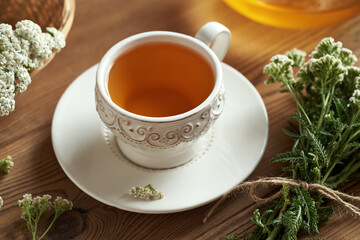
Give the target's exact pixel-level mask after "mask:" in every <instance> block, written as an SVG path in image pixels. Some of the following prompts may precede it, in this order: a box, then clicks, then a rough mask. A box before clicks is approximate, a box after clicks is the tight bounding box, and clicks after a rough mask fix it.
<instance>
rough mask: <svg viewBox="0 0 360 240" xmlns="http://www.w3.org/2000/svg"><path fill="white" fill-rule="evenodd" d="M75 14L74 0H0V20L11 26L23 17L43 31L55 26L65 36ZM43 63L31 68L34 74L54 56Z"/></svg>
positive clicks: (32, 74)
mask: <svg viewBox="0 0 360 240" xmlns="http://www.w3.org/2000/svg"><path fill="white" fill-rule="evenodd" d="M74 15H75V0H0V22H1V23H9V24H11V25H13V26H15V24H16V23H17V22H18V21H20V20H24V19H29V20H31V21H33V22H35V23H37V24H38V25H39V26H40V27H41V28H42V30H43V31H45V29H46V27H55V28H57V29H58V30H59V31H61V32H62V33H63V34H64V36H65V38H66V37H67V35H68V33H69V31H70V28H71V25H72V22H73V20H74ZM54 55H55V54H53V55H52V57H51V58H50V59H48V60H47V61H46V62H44V65H43V66H41V67H39V68H36V69H33V70H32V71H31V76H35V75H36V74H37V73H38V72H39V71H41V69H43V68H44V67H45V66H46V65H47V64H48V63H49V62H50V61H51V60H52V59H53V57H54Z"/></svg>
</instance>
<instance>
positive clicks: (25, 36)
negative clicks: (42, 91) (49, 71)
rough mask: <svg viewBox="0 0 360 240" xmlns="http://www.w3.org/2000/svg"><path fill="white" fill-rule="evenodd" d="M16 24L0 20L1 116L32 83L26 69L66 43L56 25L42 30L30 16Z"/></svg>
mask: <svg viewBox="0 0 360 240" xmlns="http://www.w3.org/2000/svg"><path fill="white" fill-rule="evenodd" d="M15 27H16V29H15V30H13V29H12V27H11V25H9V24H4V23H1V24H0V117H1V116H5V115H8V114H9V113H10V112H12V111H14V109H15V100H14V97H15V95H16V94H18V93H23V92H25V91H26V89H27V86H28V85H29V84H30V83H31V78H30V74H29V71H30V70H31V69H34V68H37V67H40V66H41V65H43V62H44V60H46V59H49V58H50V57H51V55H52V53H53V51H54V52H58V51H60V49H61V48H63V47H65V39H64V36H63V35H62V33H61V32H59V31H57V30H56V29H55V28H47V29H46V30H47V32H46V33H42V32H41V28H40V26H39V25H37V24H35V23H33V22H32V21H30V20H23V21H20V22H18V23H17V24H16V25H15Z"/></svg>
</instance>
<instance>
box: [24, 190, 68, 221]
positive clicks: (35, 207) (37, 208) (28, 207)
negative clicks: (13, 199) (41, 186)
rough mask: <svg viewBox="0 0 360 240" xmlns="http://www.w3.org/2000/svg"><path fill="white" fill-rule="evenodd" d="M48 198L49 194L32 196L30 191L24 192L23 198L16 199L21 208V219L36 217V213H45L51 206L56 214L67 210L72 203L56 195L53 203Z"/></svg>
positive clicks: (49, 197)
mask: <svg viewBox="0 0 360 240" xmlns="http://www.w3.org/2000/svg"><path fill="white" fill-rule="evenodd" d="M50 199H51V196H50V195H48V194H45V195H43V196H42V197H40V196H36V197H34V198H33V197H32V195H31V194H30V193H28V194H25V195H24V196H23V199H21V200H19V201H18V205H19V207H20V208H21V209H22V216H21V217H22V219H24V220H29V219H30V217H34V218H35V217H37V214H39V213H41V212H42V213H45V212H46V211H48V210H49V209H51V208H52V207H53V208H54V210H55V212H56V214H61V213H63V212H66V211H69V210H71V209H72V207H73V203H72V202H71V201H69V200H67V199H63V198H61V197H57V198H56V199H55V200H54V202H53V203H51V201H50ZM29 214H30V215H29Z"/></svg>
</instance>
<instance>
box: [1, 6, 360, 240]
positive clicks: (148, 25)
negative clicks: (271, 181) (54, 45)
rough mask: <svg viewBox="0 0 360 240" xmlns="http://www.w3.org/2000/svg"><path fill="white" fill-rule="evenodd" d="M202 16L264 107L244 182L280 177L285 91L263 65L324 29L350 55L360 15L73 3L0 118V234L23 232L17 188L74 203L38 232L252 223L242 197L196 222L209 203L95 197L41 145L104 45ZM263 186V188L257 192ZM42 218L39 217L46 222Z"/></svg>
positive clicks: (334, 228) (359, 227)
mask: <svg viewBox="0 0 360 240" xmlns="http://www.w3.org/2000/svg"><path fill="white" fill-rule="evenodd" d="M208 21H218V22H221V23H222V24H224V25H225V26H227V27H228V28H229V29H230V30H231V32H232V40H231V45H230V48H229V51H228V54H227V56H226V58H225V60H224V62H226V63H228V64H230V65H231V66H233V67H234V68H236V69H237V70H238V71H240V72H241V73H242V74H244V75H245V76H246V77H247V78H248V79H249V80H250V81H251V83H252V84H253V85H254V86H255V87H256V88H257V90H258V91H259V92H260V94H261V96H262V98H263V100H264V102H265V105H266V107H267V111H268V115H269V120H270V135H269V141H268V145H267V148H266V152H265V155H264V157H263V159H262V160H261V162H260V164H259V166H258V167H257V168H256V169H255V171H254V172H253V173H252V174H251V176H250V177H249V179H257V178H259V177H261V176H278V175H280V174H281V166H280V165H278V164H270V163H269V159H270V158H271V157H272V156H273V155H274V154H276V153H278V152H282V151H286V150H288V149H289V148H290V147H291V145H292V142H291V141H290V140H289V139H288V138H287V137H286V136H285V135H284V134H282V131H281V129H282V128H284V127H286V126H287V121H288V116H289V114H290V113H292V112H293V111H295V105H294V104H293V103H292V101H291V98H290V97H289V96H287V95H284V94H280V93H279V85H271V86H265V85H264V83H263V82H264V79H265V76H264V75H263V73H262V69H263V66H264V65H265V64H266V63H268V60H269V59H270V57H272V56H273V55H275V54H277V53H285V52H286V51H288V50H291V49H292V48H294V47H296V48H299V49H302V50H304V51H306V52H310V51H312V49H313V48H314V47H315V46H316V44H317V43H318V42H319V41H320V40H321V39H322V38H324V37H327V36H332V37H334V38H335V39H336V40H338V41H342V42H343V44H344V46H345V47H347V48H349V49H352V50H354V52H355V54H356V55H357V56H358V57H359V58H360V17H356V18H354V19H351V20H349V21H346V22H344V23H341V24H339V25H335V26H331V27H327V28H321V29H311V30H285V29H279V28H272V27H268V26H264V25H261V24H258V23H256V22H253V21H251V20H248V19H246V18H244V17H242V16H241V15H239V14H237V13H236V12H235V11H233V10H232V9H230V8H229V7H228V6H227V5H225V4H224V3H223V2H222V1H221V0H207V1H193V0H172V1H170V0H169V1H166V0H138V1H128V0H78V1H76V14H75V20H74V23H73V27H72V29H71V31H70V34H69V36H68V38H67V47H66V48H65V49H64V50H63V51H62V52H60V53H59V54H57V55H56V57H55V59H54V60H53V61H52V62H51V63H50V64H49V65H48V66H47V67H46V68H45V69H43V70H42V71H41V72H40V73H39V74H37V75H36V76H35V77H34V78H33V83H32V84H31V85H30V86H29V88H28V91H27V92H26V93H24V94H22V95H20V96H17V98H16V110H15V112H13V113H11V114H10V115H9V116H7V117H2V118H0V137H1V138H0V139H1V140H0V155H1V156H5V155H8V154H10V155H12V157H13V159H14V162H15V166H14V167H13V168H12V169H11V173H10V174H6V175H1V176H0V185H1V187H0V196H2V197H3V199H4V201H5V205H4V206H3V207H2V208H1V209H0V239H18V240H20V239H29V238H30V237H31V236H30V235H29V234H28V232H27V229H26V225H25V222H24V221H23V220H22V219H21V218H20V215H21V211H20V208H19V207H18V206H17V200H18V199H21V198H22V195H23V194H25V193H32V194H33V195H42V194H45V193H48V194H51V195H52V196H57V195H59V196H63V197H66V198H68V199H70V200H72V201H73V202H74V209H73V210H72V211H70V212H68V213H65V214H64V215H62V216H61V217H60V218H59V220H58V221H57V222H56V224H55V226H54V228H53V229H52V230H51V231H50V232H49V234H48V235H47V237H46V239H221V238H222V237H224V236H225V235H227V234H230V233H238V234H241V233H243V232H245V231H250V230H251V229H252V228H253V223H252V222H251V221H250V217H251V216H252V212H253V211H254V209H256V208H262V206H260V205H257V204H255V203H254V202H252V200H251V199H250V198H249V197H248V196H247V195H246V194H244V195H239V196H238V197H236V198H231V199H228V200H227V201H226V202H225V203H224V204H222V205H221V206H220V207H219V209H218V210H217V211H216V212H215V214H214V215H213V216H212V217H211V218H210V220H209V221H208V222H207V223H206V224H203V223H202V219H203V217H204V216H205V214H206V213H207V212H208V211H209V209H210V208H211V206H212V205H213V204H214V202H213V203H209V204H207V205H205V206H202V207H199V208H196V209H193V210H189V211H185V212H179V213H172V214H160V215H152V214H138V213H132V212H128V211H123V210H119V209H116V208H113V207H110V206H107V205H105V204H102V203H100V202H98V201H96V200H94V199H93V198H91V197H89V196H88V195H86V194H85V193H84V192H82V191H81V190H80V189H79V188H78V187H76V186H75V185H74V183H72V182H71V181H70V179H69V178H68V177H67V176H66V175H65V173H64V172H63V170H62V169H61V167H60V165H59V163H58V161H57V159H56V157H55V154H54V151H53V147H52V143H51V121H52V116H53V113H54V110H55V107H56V104H57V102H58V100H59V98H60V97H61V95H62V93H63V92H64V91H65V89H66V88H67V87H68V86H69V84H70V83H71V82H72V81H73V80H74V79H75V78H76V77H77V76H78V75H80V74H81V73H82V72H83V71H85V70H86V69H87V68H89V67H90V66H92V65H94V64H95V63H97V62H99V60H100V59H101V57H102V56H103V55H104V54H105V52H106V51H107V50H108V49H109V48H110V47H111V46H112V45H114V44H115V43H117V42H118V41H120V40H122V39H123V38H126V37H128V36H130V35H133V34H136V33H140V32H144V31H150V30H168V31H175V32H181V33H184V34H188V35H192V36H193V35H195V33H196V32H197V30H198V29H199V28H200V27H201V26H202V25H203V24H205V23H206V22H208ZM239 104H242V103H239ZM219 181H221V179H219ZM359 187H360V182H355V183H353V184H351V185H348V186H347V187H346V188H344V189H343V191H345V192H347V193H351V194H355V195H360V191H359ZM263 193H264V194H266V193H268V191H267V190H266V189H264V190H263ZM179 201H181V198H179ZM48 217H50V216H47V217H45V218H44V222H45V223H43V224H47V223H48V221H50V220H49V218H48ZM43 228H44V225H41V226H40V229H43ZM320 232H321V234H319V235H318V237H321V238H326V239H360V220H359V219H353V218H351V217H348V216H345V215H344V216H341V214H339V213H338V214H337V215H336V216H334V217H333V218H332V219H331V221H330V222H328V223H327V224H326V225H324V226H322V227H321V228H320ZM302 237H303V238H305V237H306V236H302ZM302 237H301V238H302Z"/></svg>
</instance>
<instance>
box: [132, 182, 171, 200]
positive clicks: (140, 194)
mask: <svg viewBox="0 0 360 240" xmlns="http://www.w3.org/2000/svg"><path fill="white" fill-rule="evenodd" d="M129 193H130V195H131V196H133V197H134V198H139V199H144V200H157V199H161V198H163V197H164V194H162V193H161V192H160V191H159V190H157V189H155V188H153V187H152V186H151V184H148V185H147V186H145V187H132V188H131V189H130V191H129Z"/></svg>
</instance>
